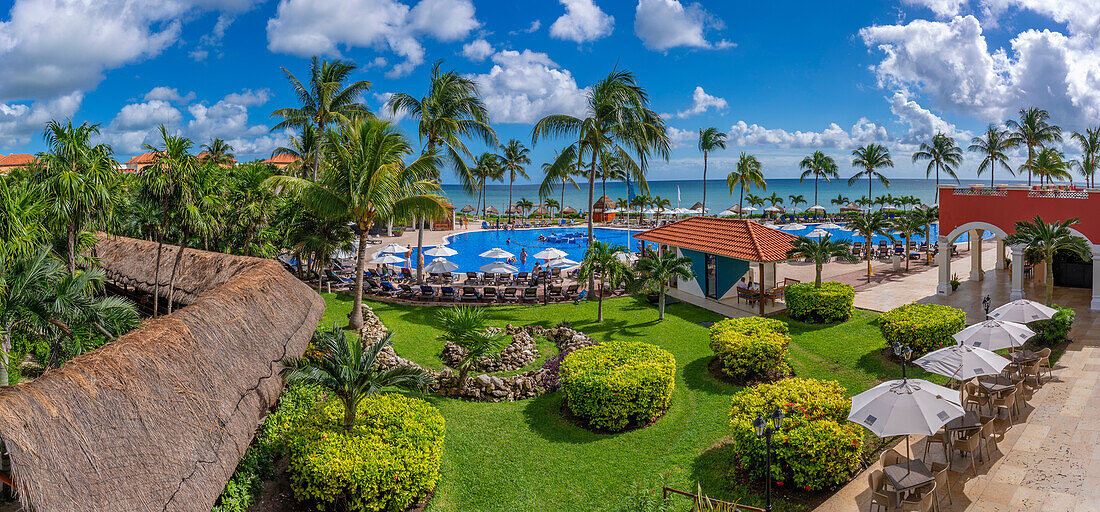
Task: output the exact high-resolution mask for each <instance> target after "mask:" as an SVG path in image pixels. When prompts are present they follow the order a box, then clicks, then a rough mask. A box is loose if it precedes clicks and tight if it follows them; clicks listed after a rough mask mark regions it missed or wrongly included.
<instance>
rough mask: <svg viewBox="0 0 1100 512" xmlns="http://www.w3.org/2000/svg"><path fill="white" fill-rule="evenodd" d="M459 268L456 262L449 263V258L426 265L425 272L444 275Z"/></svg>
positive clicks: (437, 259) (439, 259)
mask: <svg viewBox="0 0 1100 512" xmlns="http://www.w3.org/2000/svg"><path fill="white" fill-rule="evenodd" d="M457 268H458V265H457V264H455V263H454V262H451V261H448V260H447V258H436V259H434V260H432V262H431V263H428V264H427V265H424V272H427V273H429V274H442V273H444V272H453V271H454V270H455V269H457Z"/></svg>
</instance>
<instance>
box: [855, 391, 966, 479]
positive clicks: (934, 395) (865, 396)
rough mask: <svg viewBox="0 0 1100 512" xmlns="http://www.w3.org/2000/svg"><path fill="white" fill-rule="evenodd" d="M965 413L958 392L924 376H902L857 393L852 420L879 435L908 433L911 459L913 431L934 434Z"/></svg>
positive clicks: (906, 439)
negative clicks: (918, 377)
mask: <svg viewBox="0 0 1100 512" xmlns="http://www.w3.org/2000/svg"><path fill="white" fill-rule="evenodd" d="M963 414H964V411H963V408H962V406H961V405H959V392H958V391H955V390H953V389H948V388H945V387H943V386H940V385H938V384H933V383H931V382H928V381H926V380H923V379H902V380H890V381H886V382H883V383H882V384H879V385H877V386H875V387H873V388H871V389H868V390H867V391H864V392H862V393H860V394H858V395H856V396H853V397H852V410H851V413H849V414H848V421H851V422H853V423H858V424H860V425H863V426H864V427H866V428H867V430H870V431H871V432H872V433H873V434H875V435H876V436H879V437H889V436H902V435H903V436H906V437H905V453H906V458H907V459H911V458H912V457H911V456H910V455H909V434H921V435H925V436H930V435H932V434H935V433H936V432H937V431H938V430H939V429H940V427H942V426H944V424H946V423H947V422H948V421H951V420H953V419H955V418H958V417H960V416H962V415H963Z"/></svg>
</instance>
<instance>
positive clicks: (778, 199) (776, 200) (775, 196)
mask: <svg viewBox="0 0 1100 512" xmlns="http://www.w3.org/2000/svg"><path fill="white" fill-rule="evenodd" d="M764 199H765V200H766V201H768V202H769V203H771V204H772V206H775V205H777V204H783V196H781V195H779V193H778V192H772V195H770V196H768V197H765V198H764Z"/></svg>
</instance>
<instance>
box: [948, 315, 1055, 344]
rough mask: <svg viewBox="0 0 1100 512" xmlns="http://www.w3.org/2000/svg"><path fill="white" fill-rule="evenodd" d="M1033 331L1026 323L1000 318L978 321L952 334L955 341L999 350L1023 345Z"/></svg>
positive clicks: (1032, 334)
mask: <svg viewBox="0 0 1100 512" xmlns="http://www.w3.org/2000/svg"><path fill="white" fill-rule="evenodd" d="M1032 336H1035V331H1032V330H1031V329H1028V328H1027V326H1026V325H1024V324H1019V323H1016V322H1005V321H1002V320H986V321H984V322H978V323H976V324H974V325H971V326H970V327H967V328H966V329H963V330H961V331H959V332H957V333H955V334H953V335H952V337H953V338H955V341H957V342H959V343H961V344H963V345H967V346H971V347H981V348H984V349H986V350H1001V349H1003V348H1013V347H1019V346H1020V345H1023V344H1024V342H1025V341H1027V340H1028V339H1029V338H1031V337H1032Z"/></svg>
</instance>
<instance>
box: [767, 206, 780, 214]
mask: <svg viewBox="0 0 1100 512" xmlns="http://www.w3.org/2000/svg"><path fill="white" fill-rule="evenodd" d="M764 211H766V212H768V213H779V212H781V211H783V209H782V208H780V207H778V206H769V207H767V208H764Z"/></svg>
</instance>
